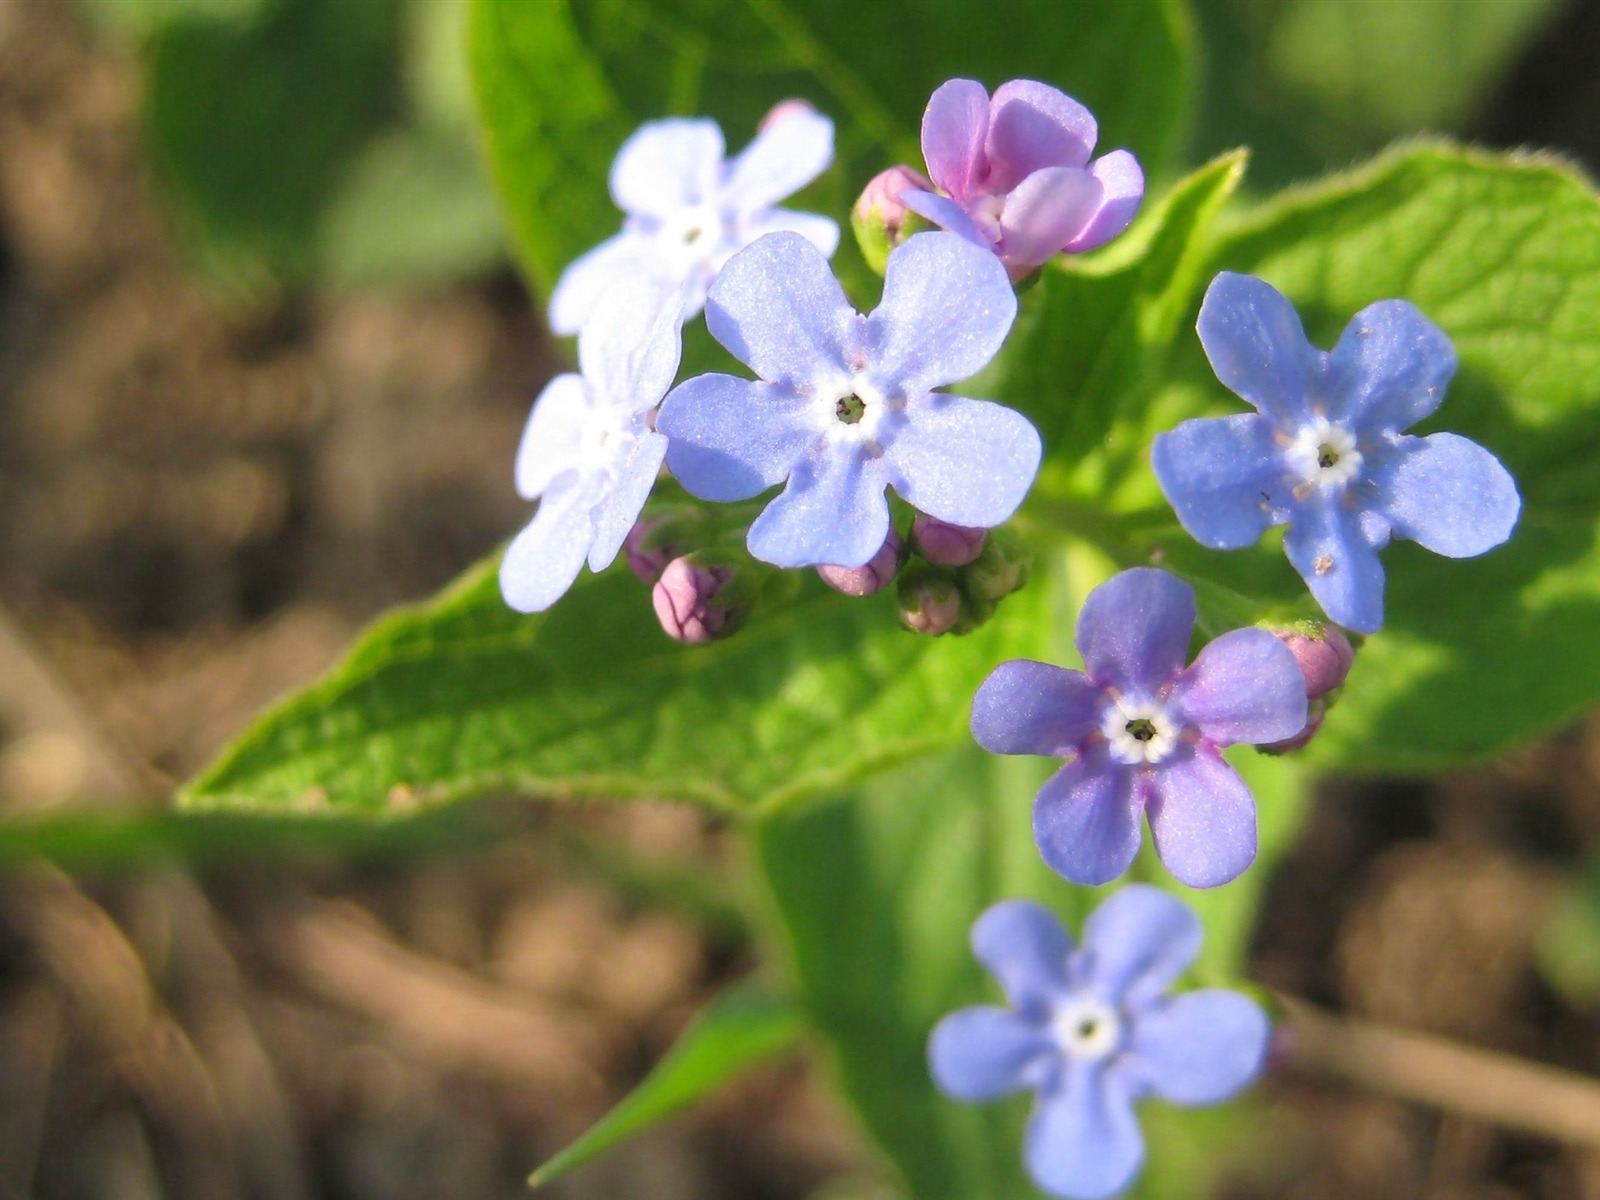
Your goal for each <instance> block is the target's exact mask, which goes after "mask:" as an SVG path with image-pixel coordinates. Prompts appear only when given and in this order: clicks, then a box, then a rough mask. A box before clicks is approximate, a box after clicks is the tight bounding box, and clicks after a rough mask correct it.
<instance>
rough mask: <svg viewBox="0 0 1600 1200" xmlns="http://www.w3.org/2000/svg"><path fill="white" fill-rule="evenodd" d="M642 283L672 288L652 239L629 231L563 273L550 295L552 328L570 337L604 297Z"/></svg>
mask: <svg viewBox="0 0 1600 1200" xmlns="http://www.w3.org/2000/svg"><path fill="white" fill-rule="evenodd" d="M641 279H649V280H653V281H655V282H656V283H659V284H660V285H661V286H662V287H669V286H671V280H669V279H668V278H667V276H666V274H665V273H664V267H663V264H662V262H661V257H660V255H659V254H658V253H657V252H656V249H655V246H654V245H653V244H652V243H651V241H650V239H649V238H647V237H643V236H641V235H639V234H636V233H629V232H627V231H626V230H625V231H623V232H622V233H619V234H617V235H616V236H615V237H612V238H608V239H606V240H605V241H603V242H601V243H600V244H599V245H598V246H596V247H595V248H594V249H593V250H591V251H589V252H588V253H587V254H585V255H583V256H582V257H581V258H578V259H576V260H575V261H574V262H572V263H571V264H569V265H568V267H567V269H566V270H565V271H563V272H561V278H560V279H558V280H556V286H555V290H554V291H552V292H551V293H550V328H551V329H552V330H553V331H554V332H555V333H556V334H558V335H559V336H561V337H570V336H571V335H572V334H575V333H577V332H578V330H579V329H581V328H582V327H583V323H584V321H586V320H588V318H589V314H590V313H592V312H593V311H594V310H595V306H596V305H597V304H598V303H599V301H600V299H601V297H603V296H609V295H611V294H612V292H613V291H615V290H616V289H617V288H619V287H626V286H629V285H630V284H632V283H633V282H635V281H638V280H641Z"/></svg>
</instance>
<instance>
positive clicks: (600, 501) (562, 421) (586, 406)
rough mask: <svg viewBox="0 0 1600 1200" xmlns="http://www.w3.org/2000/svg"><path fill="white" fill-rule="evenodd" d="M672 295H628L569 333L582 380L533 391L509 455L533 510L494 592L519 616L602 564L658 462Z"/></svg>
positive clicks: (662, 450)
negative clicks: (655, 421)
mask: <svg viewBox="0 0 1600 1200" xmlns="http://www.w3.org/2000/svg"><path fill="white" fill-rule="evenodd" d="M681 308H682V303H681V296H680V295H679V294H677V293H673V292H665V293H662V292H657V291H655V290H654V289H651V288H641V287H638V286H637V285H635V286H634V287H633V288H631V289H624V290H623V291H622V292H621V293H619V294H618V295H616V296H614V297H611V298H608V299H607V301H606V303H605V304H604V305H602V306H601V307H600V308H598V309H596V310H595V312H594V314H593V315H592V316H591V317H590V318H589V320H588V321H587V322H585V324H584V326H583V330H582V332H580V333H579V334H578V365H579V368H580V369H581V370H582V374H581V375H557V376H556V377H555V378H554V379H552V380H551V381H550V382H549V383H548V384H547V385H545V389H544V391H542V392H540V393H539V398H538V399H537V400H536V401H534V405H533V412H532V413H531V414H530V415H529V417H528V425H527V428H526V429H525V430H524V431H523V434H522V444H521V445H520V446H519V447H518V448H517V463H516V482H517V492H518V493H519V494H520V495H521V496H523V497H524V498H525V499H528V500H533V499H538V500H539V510H538V511H537V512H536V513H534V515H533V520H532V521H531V522H529V524H528V526H527V528H526V529H524V530H523V531H522V532H521V533H519V534H518V535H517V536H516V538H515V539H514V540H513V541H512V543H511V545H510V546H509V547H508V548H507V549H506V554H505V558H504V560H503V561H502V562H501V564H500V591H501V593H502V594H503V595H504V596H505V599H506V603H507V604H509V605H511V607H512V608H514V609H517V610H518V611H519V612H540V611H542V610H544V609H546V608H549V607H550V606H551V605H552V604H554V603H555V602H556V601H557V600H559V599H560V598H561V596H562V594H563V593H564V592H565V591H566V590H567V589H568V588H569V587H571V586H572V581H573V580H574V579H576V578H577V577H578V571H579V569H580V568H581V567H582V566H583V563H584V560H585V559H586V558H587V559H588V562H589V569H590V570H591V571H599V570H602V569H603V568H605V567H607V566H609V565H610V563H611V560H612V559H614V558H616V556H617V552H618V551H619V550H620V549H621V548H622V544H623V542H624V541H625V540H626V539H627V537H628V533H629V531H630V530H632V529H633V526H634V522H635V521H637V520H638V518H639V512H640V510H641V509H643V508H644V502H645V500H646V499H648V498H649V495H650V489H651V488H652V487H653V486H654V485H655V481H656V475H657V474H658V473H659V472H660V470H661V460H662V458H663V457H664V456H665V455H666V450H667V439H666V438H664V437H662V436H661V435H660V434H659V433H656V432H655V431H654V430H653V429H652V428H651V427H650V418H651V415H652V411H653V410H654V408H655V406H656V405H657V404H658V403H660V401H661V397H662V395H663V394H664V393H665V392H666V390H667V389H668V388H669V387H671V386H672V377H673V376H674V375H675V374H677V371H678V356H679V354H680V353H681V352H682V343H681V340H680V337H679V315H678V314H679V312H680V310H681Z"/></svg>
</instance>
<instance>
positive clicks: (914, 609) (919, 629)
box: [899, 572, 961, 637]
mask: <svg viewBox="0 0 1600 1200" xmlns="http://www.w3.org/2000/svg"><path fill="white" fill-rule="evenodd" d="M899 600H900V620H901V622H902V623H903V624H904V625H905V627H906V628H907V629H909V630H911V631H912V632H913V633H925V634H927V635H928V636H929V637H938V636H939V635H940V634H942V633H949V632H950V631H951V630H952V629H954V628H955V627H956V622H958V621H959V620H960V619H961V593H960V591H958V590H957V588H956V585H955V583H954V581H953V580H951V579H950V578H949V577H948V576H946V575H943V574H941V573H938V572H918V573H915V574H912V575H910V576H906V575H902V576H901V577H900V587H899Z"/></svg>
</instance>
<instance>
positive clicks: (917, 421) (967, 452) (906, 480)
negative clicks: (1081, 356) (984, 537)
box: [884, 392, 1043, 529]
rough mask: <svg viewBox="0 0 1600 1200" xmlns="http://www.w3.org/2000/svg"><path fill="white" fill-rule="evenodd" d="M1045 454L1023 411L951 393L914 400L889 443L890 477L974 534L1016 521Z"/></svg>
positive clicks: (913, 498) (929, 509) (922, 504)
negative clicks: (976, 530) (1015, 515)
mask: <svg viewBox="0 0 1600 1200" xmlns="http://www.w3.org/2000/svg"><path fill="white" fill-rule="evenodd" d="M1042 453H1043V449H1042V447H1041V445H1040V442H1039V431H1038V430H1037V429H1035V428H1034V427H1033V422H1031V421H1029V420H1028V418H1027V417H1025V416H1023V415H1022V414H1021V413H1019V412H1016V411H1015V410H1013V409H1009V408H1006V407H1005V406H1004V405H1001V404H995V403H993V402H991V401H988V400H969V399H967V398H966V397H965V396H952V395H950V394H948V393H945V392H932V393H929V394H928V395H927V396H925V397H923V398H922V399H920V400H917V401H914V402H912V404H910V405H909V406H908V407H907V409H906V412H905V421H904V422H903V423H900V424H899V425H898V426H897V428H896V430H895V432H894V434H893V438H892V440H889V439H885V443H884V458H885V461H886V462H887V463H888V465H889V469H890V472H891V474H890V479H891V480H892V481H893V483H894V488H895V490H896V491H897V492H899V493H900V495H901V496H902V497H903V498H904V499H905V500H906V502H907V503H909V504H910V505H911V506H912V507H914V508H916V509H919V510H920V511H922V512H925V513H927V514H928V515H929V516H931V517H937V518H939V520H941V521H949V522H950V523H951V524H954V525H965V526H967V527H969V528H972V529H992V528H994V527H995V526H996V525H1000V524H1002V523H1004V522H1005V521H1007V520H1009V519H1010V518H1011V514H1012V513H1014V512H1016V511H1017V507H1018V506H1019V505H1020V504H1021V503H1022V500H1023V497H1025V496H1026V495H1027V494H1028V489H1029V488H1030V487H1032V486H1033V479H1034V476H1035V475H1037V474H1038V473H1039V458H1040V455H1041V454H1042Z"/></svg>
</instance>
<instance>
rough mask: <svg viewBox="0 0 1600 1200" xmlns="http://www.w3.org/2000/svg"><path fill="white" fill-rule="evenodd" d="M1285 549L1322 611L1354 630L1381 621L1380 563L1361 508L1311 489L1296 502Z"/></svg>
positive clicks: (1369, 628) (1374, 628) (1372, 626)
mask: <svg viewBox="0 0 1600 1200" xmlns="http://www.w3.org/2000/svg"><path fill="white" fill-rule="evenodd" d="M1283 549H1284V552H1285V553H1287V554H1288V556H1289V561H1290V562H1291V563H1293V564H1294V569H1295V570H1296V571H1299V572H1300V575H1301V578H1303V579H1304V580H1305V581H1306V586H1307V587H1308V588H1310V589H1311V594H1312V595H1313V596H1314V597H1316V601H1317V603H1318V604H1320V605H1322V611H1323V612H1325V613H1327V614H1328V615H1329V616H1330V617H1332V618H1333V619H1334V620H1335V621H1337V622H1338V623H1339V624H1341V625H1343V626H1344V627H1345V628H1346V629H1353V630H1355V631H1356V632H1357V633H1377V632H1378V630H1379V629H1381V628H1382V627H1383V564H1382V563H1380V562H1379V561H1378V552H1377V551H1376V550H1374V549H1373V548H1372V544H1371V542H1369V541H1368V540H1367V537H1366V534H1365V533H1363V532H1362V523H1361V517H1360V514H1359V513H1356V512H1353V511H1352V510H1351V509H1349V508H1347V507H1346V506H1345V505H1344V504H1343V503H1341V502H1340V501H1339V500H1328V499H1325V498H1324V497H1322V496H1321V495H1320V494H1314V495H1312V496H1311V497H1310V498H1309V499H1307V500H1306V501H1305V502H1304V503H1303V504H1300V505H1299V506H1298V507H1297V508H1296V510H1295V513H1294V517H1293V519H1292V521H1291V522H1290V524H1289V531H1288V532H1287V533H1286V534H1284V538H1283Z"/></svg>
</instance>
